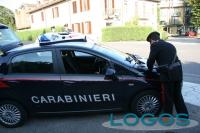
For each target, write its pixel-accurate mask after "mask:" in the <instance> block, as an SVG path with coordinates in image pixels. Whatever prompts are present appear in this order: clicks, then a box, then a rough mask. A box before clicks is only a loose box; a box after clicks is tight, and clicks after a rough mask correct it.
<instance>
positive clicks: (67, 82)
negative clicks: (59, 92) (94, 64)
mask: <svg viewBox="0 0 200 133" xmlns="http://www.w3.org/2000/svg"><path fill="white" fill-rule="evenodd" d="M63 82H64V83H65V84H74V83H75V82H73V81H67V80H65V81H63Z"/></svg>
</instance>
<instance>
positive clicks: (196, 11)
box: [188, 0, 200, 27]
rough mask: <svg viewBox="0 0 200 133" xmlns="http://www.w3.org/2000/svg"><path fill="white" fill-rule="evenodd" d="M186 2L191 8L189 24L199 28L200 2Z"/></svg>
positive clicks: (197, 0)
mask: <svg viewBox="0 0 200 133" xmlns="http://www.w3.org/2000/svg"><path fill="white" fill-rule="evenodd" d="M188 2H189V4H190V6H191V7H192V18H191V22H192V24H194V26H195V27H200V0H189V1H188Z"/></svg>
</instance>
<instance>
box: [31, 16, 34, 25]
mask: <svg viewBox="0 0 200 133" xmlns="http://www.w3.org/2000/svg"><path fill="white" fill-rule="evenodd" d="M31 22H32V23H34V16H33V15H31Z"/></svg>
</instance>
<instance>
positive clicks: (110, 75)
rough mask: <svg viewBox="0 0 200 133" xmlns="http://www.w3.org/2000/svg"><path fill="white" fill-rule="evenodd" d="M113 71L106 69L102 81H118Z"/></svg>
mask: <svg viewBox="0 0 200 133" xmlns="http://www.w3.org/2000/svg"><path fill="white" fill-rule="evenodd" d="M115 73H116V72H115V69H113V68H107V69H106V74H105V78H104V79H106V80H113V81H117V80H119V79H118V78H117V76H116V75H115Z"/></svg>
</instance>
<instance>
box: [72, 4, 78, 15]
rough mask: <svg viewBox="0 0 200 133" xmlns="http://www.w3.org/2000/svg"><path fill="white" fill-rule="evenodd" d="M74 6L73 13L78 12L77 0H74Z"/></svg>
mask: <svg viewBox="0 0 200 133" xmlns="http://www.w3.org/2000/svg"><path fill="white" fill-rule="evenodd" d="M72 7H73V13H77V5H76V1H73V2H72Z"/></svg>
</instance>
